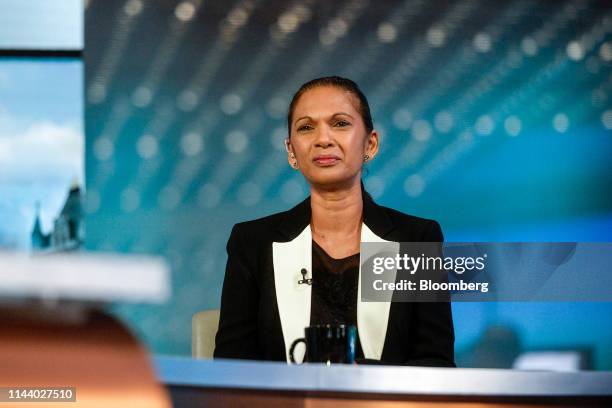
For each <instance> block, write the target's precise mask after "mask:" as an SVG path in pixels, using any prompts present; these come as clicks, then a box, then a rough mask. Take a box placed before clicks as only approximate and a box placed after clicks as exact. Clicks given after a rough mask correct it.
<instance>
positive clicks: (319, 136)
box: [315, 126, 334, 147]
mask: <svg viewBox="0 0 612 408" xmlns="http://www.w3.org/2000/svg"><path fill="white" fill-rule="evenodd" d="M333 144H334V138H333V136H332V132H331V129H330V128H329V126H319V127H318V128H317V131H316V138H315V145H316V146H320V147H329V146H333Z"/></svg>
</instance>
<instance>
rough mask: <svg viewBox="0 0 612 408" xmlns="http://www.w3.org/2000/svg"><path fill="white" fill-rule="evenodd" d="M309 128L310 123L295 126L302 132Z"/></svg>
mask: <svg viewBox="0 0 612 408" xmlns="http://www.w3.org/2000/svg"><path fill="white" fill-rule="evenodd" d="M311 129H312V126H310V125H302V126H299V127H298V128H297V130H298V132H303V131H305V130H311Z"/></svg>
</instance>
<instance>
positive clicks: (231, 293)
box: [214, 192, 455, 367]
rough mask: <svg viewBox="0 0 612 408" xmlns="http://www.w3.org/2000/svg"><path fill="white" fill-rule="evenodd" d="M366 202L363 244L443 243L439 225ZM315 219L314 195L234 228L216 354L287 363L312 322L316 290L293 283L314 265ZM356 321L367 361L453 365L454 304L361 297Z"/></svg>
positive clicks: (364, 195)
mask: <svg viewBox="0 0 612 408" xmlns="http://www.w3.org/2000/svg"><path fill="white" fill-rule="evenodd" d="M363 200H364V202H363V204H364V205H363V224H364V225H362V241H369V240H370V239H372V238H374V239H381V240H387V241H395V242H442V240H443V236H442V231H441V229H440V226H439V225H438V223H437V222H435V221H432V220H426V219H423V218H418V217H414V216H411V215H407V214H404V213H401V212H399V211H396V210H393V209H391V208H387V207H382V206H379V205H377V204H376V203H375V202H374V201H373V200H372V199H371V198H370V197H369V195H368V194H367V193H365V192H364V194H363ZM310 218H311V209H310V197H308V198H307V199H305V200H304V201H302V202H301V203H300V204H298V205H297V206H295V207H294V208H292V209H290V210H289V211H285V212H281V213H277V214H273V215H270V216H268V217H264V218H260V219H257V220H254V221H248V222H242V223H239V224H236V225H235V226H234V228H233V229H232V232H231V235H230V238H229V241H228V243H227V254H228V260H227V267H226V271H225V280H224V282H223V291H222V296H221V316H220V321H219V330H218V332H217V335H216V339H215V343H216V345H215V351H214V357H215V358H238V359H253V360H277V361H288V359H287V351H288V348H289V345H290V344H291V342H292V341H293V340H295V339H296V338H298V337H303V334H304V332H303V329H304V327H305V326H308V325H309V321H310V291H309V288H310V287H309V286H308V285H294V283H293V282H297V280H298V279H299V278H300V277H301V275H300V270H301V268H302V267H307V268H309V267H310V259H309V258H310V257H311V235H310V228H309V225H310ZM364 234H369V235H365V236H364ZM306 287H307V289H304V288H306ZM303 290H306V292H300V291H303ZM277 292H279V293H278V296H277ZM358 302H359V299H358ZM373 308H374V309H373ZM357 322H358V323H357V324H358V332H359V337H360V341H361V345H362V348H363V351H364V354H365V357H366V358H367V359H368V361H378V362H380V363H382V364H393V365H420V366H445V367H453V366H455V363H454V331H453V322H452V316H451V308H450V304H449V303H400V302H390V303H388V304H386V308H385V304H380V303H379V304H377V302H363V303H361V302H360V303H359V304H358V320H357ZM287 337H290V338H287Z"/></svg>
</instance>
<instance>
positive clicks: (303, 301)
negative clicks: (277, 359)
mask: <svg viewBox="0 0 612 408" xmlns="http://www.w3.org/2000/svg"><path fill="white" fill-rule="evenodd" d="M272 262H273V266H274V287H275V288H276V301H277V304H278V312H279V315H280V320H281V327H282V330H283V339H284V341H285V357H286V359H287V362H290V360H289V348H290V347H291V343H293V341H294V340H295V339H297V338H300V337H304V328H305V327H306V326H309V325H310V298H311V293H312V286H311V285H306V284H302V285H298V280H300V279H302V274H301V272H300V271H301V270H302V268H306V270H307V271H308V274H307V277H308V278H312V234H311V231H310V225H308V226H307V227H306V228H304V230H303V231H302V232H301V233H300V235H298V236H297V237H296V238H294V239H293V240H292V241H289V242H273V243H272ZM295 358H296V361H302V360H303V358H304V348H296V350H295Z"/></svg>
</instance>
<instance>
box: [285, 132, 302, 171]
mask: <svg viewBox="0 0 612 408" xmlns="http://www.w3.org/2000/svg"><path fill="white" fill-rule="evenodd" d="M285 150H287V162H289V165H290V166H291V167H293V168H294V169H297V168H298V167H299V166H298V162H297V158H296V157H295V153H293V146H291V139H289V138H286V139H285Z"/></svg>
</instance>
